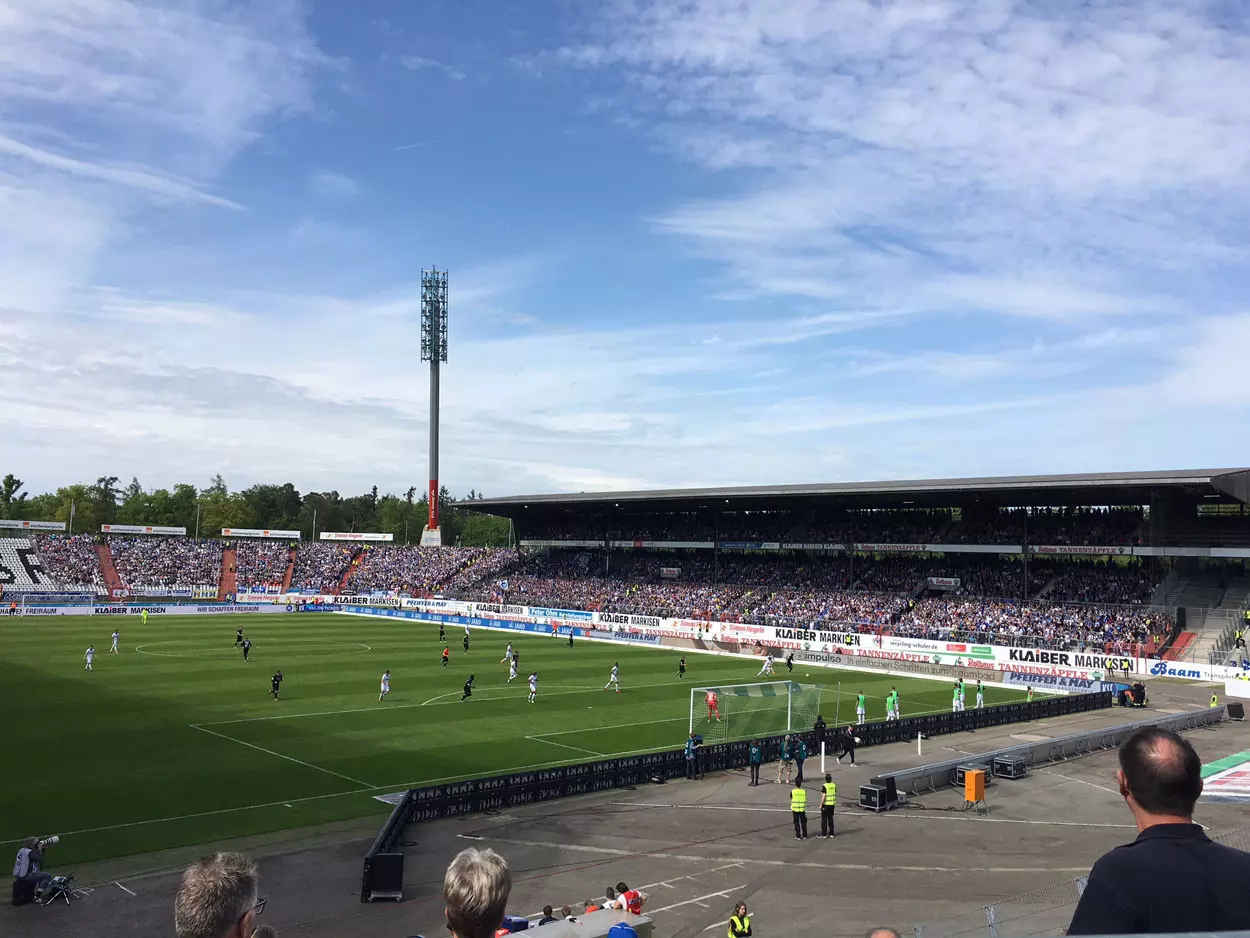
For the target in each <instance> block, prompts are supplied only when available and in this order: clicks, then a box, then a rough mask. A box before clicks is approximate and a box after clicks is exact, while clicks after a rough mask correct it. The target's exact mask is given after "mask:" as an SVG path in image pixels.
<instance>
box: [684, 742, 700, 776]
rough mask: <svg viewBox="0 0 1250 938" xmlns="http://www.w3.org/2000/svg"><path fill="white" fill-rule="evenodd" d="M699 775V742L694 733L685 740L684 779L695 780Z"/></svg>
mask: <svg viewBox="0 0 1250 938" xmlns="http://www.w3.org/2000/svg"><path fill="white" fill-rule="evenodd" d="M698 774H699V741H698V740H697V739H695V736H694V733H691V734H690V738H689V739H687V740H686V778H696V777H698Z"/></svg>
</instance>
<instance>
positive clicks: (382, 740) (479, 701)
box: [0, 614, 1022, 867]
mask: <svg viewBox="0 0 1250 938" xmlns="http://www.w3.org/2000/svg"><path fill="white" fill-rule="evenodd" d="M240 625H241V626H243V627H244V628H245V630H246V632H247V634H248V635H249V636H250V637H251V639H252V641H253V647H252V654H251V659H252V660H251V661H248V662H244V661H243V658H242V655H241V654H240V652H239V651H238V650H237V649H235V648H234V647H233V646H234V636H235V629H236V627H238V626H240ZM115 626H116V627H118V628H119V629H120V630H121V649H122V653H121V654H119V655H113V654H110V653H109V644H110V642H109V636H110V633H111V632H112V630H113V628H114V627H115ZM437 635H438V632H437V626H431V625H426V624H421V623H414V622H412V621H410V620H398V619H383V618H365V617H352V616H342V615H329V614H320V615H311V614H304V615H258V616H222V617H220V618H216V617H205V616H197V617H181V618H178V617H161V618H159V619H156V618H153V619H152V620H151V621H149V624H148V625H147V626H146V627H144V626H141V625H140V623H139V621H138V620H137V618H135V617H131V616H126V617H116V618H113V617H107V618H106V617H93V618H91V619H78V618H75V619H60V620H57V621H50V620H40V619H32V618H23V619H19V620H17V621H15V622H11V621H6V622H3V627H2V628H0V712H3V713H4V714H5V718H6V719H5V722H6V726H7V731H8V732H7V735H8V738H7V739H6V741H5V743H6V748H7V750H8V751H9V753H10V754H11V758H10V760H9V763H8V770H7V771H6V772H4V773H3V776H2V777H0V842H3V843H5V844H6V845H8V846H12V845H14V843H15V842H16V841H17V840H19V839H20V838H22V837H25V836H30V835H44V834H53V833H58V834H61V835H62V836H63V837H64V840H63V842H62V843H61V844H60V845H59V846H58V847H57V857H56V862H57V865H58V866H59V867H63V866H64V864H66V863H73V862H81V861H86V860H94V859H102V858H107V857H114V856H126V855H131V854H136V853H143V852H146V851H152V850H160V849H165V848H169V847H175V846H184V845H193V844H199V843H206V842H209V841H220V840H224V839H228V838H232V837H240V836H246V835H252V834H261V833H267V832H272V831H279V830H285V829H290V828H296V827H303V826H308V825H312V824H318V823H323V822H328V821H335V820H343V819H347V818H354V817H361V816H365V815H371V814H376V815H379V820H381V816H382V815H385V814H386V813H387V812H388V811H389V810H390V809H389V807H388V806H387V805H385V804H383V803H381V802H379V801H376V800H375V799H374V797H373V796H374V795H379V794H386V793H390V792H396V791H402V790H404V789H405V788H408V787H413V786H421V785H426V784H436V783H438V782H440V781H452V780H459V779H465V778H473V777H477V776H483V775H490V774H498V773H504V772H508V771H520V770H525V769H531V768H538V767H547V766H554V765H560V764H565V763H570V762H583V761H587V760H590V759H594V758H598V757H599V756H600V755H603V756H611V755H617V754H621V753H624V752H634V751H649V750H654V749H665V748H676V747H678V746H680V745H681V743H682V741H683V740H684V739H685V736H686V732H687V724H688V715H689V706H690V703H689V702H690V688H691V687H692V686H701V685H716V684H734V683H748V682H753V681H754V680H755V679H756V677H755V676H756V672H757V671H758V670H759V666H758V663H756V662H753V661H750V660H745V659H738V658H729V657H714V656H707V655H696V654H687V662H688V665H689V671H688V674H687V679H686V680H685V681H679V680H678V678H677V659H678V658H679V657H680V656H681V652H678V651H660V650H656V649H651V648H642V647H638V648H635V647H629V646H621V645H607V644H603V643H593V642H589V641H580V640H579V641H578V642H577V643H576V645H575V647H573V648H571V649H570V648H568V647H567V646H566V644H565V641H564V639H558V640H557V639H552V638H546V637H538V636H528V635H524V634H520V633H517V634H509V633H504V632H493V631H485V630H475V631H474V634H473V636H472V645H471V652H470V653H469V654H467V655H466V654H464V653H463V652H462V650H461V638H462V636H463V630H462V629H460V628H458V627H449V628H448V630H447V637H448V640H449V644H450V647H451V652H452V654H451V665H450V667H448V668H447V669H446V670H444V669H443V668H442V666H441V665H440V662H439V655H440V653H441V650H442V646H441V645H440V644H439V642H438V641H437ZM509 640H511V641H512V642H513V644H514V646H515V648H516V650H517V651H519V653H520V655H521V660H520V676H519V677H518V678H517V680H516V681H515V682H513V683H512V684H511V685H509V684H508V682H507V677H508V672H507V668H506V666H505V665H503V664H500V663H499V661H500V658H502V657H503V653H504V648H505V646H506V645H507V644H508V642H509ZM91 643H94V645H95V648H96V658H95V669H94V670H93V671H91V672H87V671H85V670H84V661H83V652H84V650H85V649H86V647H87V645H88V644H91ZM613 661H619V662H620V665H621V680H622V685H623V688H624V692H623V693H621V694H619V695H618V694H615V693H611V692H609V693H605V692H604V691H603V685H604V682H606V681H607V679H608V671H609V669H610V667H611V665H612V662H613ZM278 668H281V669H282V671H283V674H284V675H285V682H284V683H283V685H282V693H281V699H280V700H278V701H274V700H273V699H272V698H271V697H270V694H269V686H270V684H269V679H270V676H271V675H272V674H273V672H274V671H275V670H276V669H278ZM387 668H389V669H390V671H391V688H392V693H391V695H390V697H388V698H387V700H386V701H385V702H384V703H379V702H378V685H379V680H380V677H381V674H382V671H383V670H384V669H387ZM535 669H536V670H537V671H538V672H539V698H538V703H537V704H534V705H531V704H529V703H527V701H526V695H527V689H526V685H525V677H526V675H528V674H529V672H530V671H531V670H535ZM470 672H472V673H474V674H476V676H477V681H476V685H475V692H474V695H473V697H472V699H471V700H470V701H468V702H466V703H461V702H460V696H461V687H462V685H463V683H464V680H465V678H466V677H468V675H469V673H470ZM809 675H810V676H809ZM786 678H790V679H793V680H796V681H800V682H802V683H807V684H823V685H825V687H826V689H825V690H824V691H823V696H822V707H821V709H822V711H823V713H824V716H825V718H826V720H828V721H829V722H833V719H834V713H835V707H836V706H837V703H836V700H835V697H836V696H837V695H836V693H835V691H834V690H833V688H834V687H835V685H836V684H837V682H838V681H841V683H842V690H841V705H840V712H841V716H842V719H843V720H844V721H845V720H848V719H849V718H851V717H853V711H854V702H853V695H854V694H855V693H856V692H858V691H863V692H864V693H866V694H868V695H869V696H870V700H869V711H868V718H869V719H870V720H879V719H882V718H883V717H884V713H885V711H884V698H885V694H886V692H887V691H888V690H889V688H890V686H891V685H897V687H898V689H899V692H900V694H901V696H902V701H903V712H904V715H908V716H913V715H916V714H919V713H921V712H930V711H940V710H944V709H948V708H949V705H950V688H949V685H947V684H944V683H941V682H934V681H923V680H917V679H900V678H894V677H889V676H887V675H880V676H878V675H875V674H865V673H859V672H850V671H835V670H829V669H818V668H810V669H805V668H803V667H802V666H799V667H796V668H795V670H794V673H793V674H787V673H786V671H785V668H784V666H779V667H778V674H777V679H779V680H781V679H786ZM986 697H987V701H988V702H990V703H1001V702H1005V701H1009V700H1018V699H1021V697H1022V695H1021V694H1019V693H1015V692H1012V691H1007V690H1003V689H999V688H988V689H987V694H986ZM971 703H972V702H971V701H969V705H971ZM614 728H617V729H614ZM620 729H627V730H628V732H621V731H620Z"/></svg>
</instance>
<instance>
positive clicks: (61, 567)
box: [34, 534, 104, 590]
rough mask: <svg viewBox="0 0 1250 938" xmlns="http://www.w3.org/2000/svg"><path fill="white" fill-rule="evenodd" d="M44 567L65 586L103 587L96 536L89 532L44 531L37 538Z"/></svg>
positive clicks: (77, 587)
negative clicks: (64, 532) (48, 532)
mask: <svg viewBox="0 0 1250 938" xmlns="http://www.w3.org/2000/svg"><path fill="white" fill-rule="evenodd" d="M34 544H35V547H36V549H37V550H38V552H39V559H40V560H41V561H42V562H43V567H44V569H45V570H47V571H48V573H50V574H51V575H52V578H53V579H54V580H56V581H57V583H59V584H60V585H61V587H62V588H63V589H92V590H100V589H103V588H104V575H103V574H102V573H101V572H100V558H99V557H97V556H96V552H95V545H96V539H95V538H94V537H92V536H91V535H89V534H41V535H39V536H38V537H36V538H34Z"/></svg>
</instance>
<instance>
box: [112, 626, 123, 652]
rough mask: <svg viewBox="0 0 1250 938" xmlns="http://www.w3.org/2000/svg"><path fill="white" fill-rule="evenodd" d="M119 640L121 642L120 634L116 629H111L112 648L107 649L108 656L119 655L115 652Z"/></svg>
mask: <svg viewBox="0 0 1250 938" xmlns="http://www.w3.org/2000/svg"><path fill="white" fill-rule="evenodd" d="M121 640H122V633H121V632H119V631H117V629H113V647H112V648H110V649H109V654H110V655H116V654H119V652H118V651H117V643H118V642H120V641H121Z"/></svg>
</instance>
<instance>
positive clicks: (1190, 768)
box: [1120, 726, 1202, 818]
mask: <svg viewBox="0 0 1250 938" xmlns="http://www.w3.org/2000/svg"><path fill="white" fill-rule="evenodd" d="M1120 772H1121V773H1122V776H1123V777H1122V779H1121V787H1122V788H1125V789H1127V792H1126V794H1131V795H1132V796H1133V800H1134V801H1136V802H1137V804H1138V806H1139V807H1141V809H1142V810H1143V811H1146V812H1148V813H1150V814H1161V815H1169V816H1172V817H1185V818H1187V817H1191V816H1192V815H1193V813H1194V804H1195V803H1196V802H1197V801H1198V796H1199V795H1201V794H1202V761H1201V760H1200V759H1199V758H1198V753H1197V752H1195V751H1194V747H1193V746H1192V745H1190V743H1189V740H1187V739H1185V738H1184V737H1183V736H1179V735H1177V734H1176V733H1173V732H1172V731H1171V730H1165V729H1160V728H1159V727H1157V726H1149V727H1146V728H1145V729H1140V730H1138V731H1137V732H1136V733H1134V734H1133V735H1132V736H1130V737H1129V738H1128V739H1126V740H1125V741H1124V743H1123V745H1121V746H1120Z"/></svg>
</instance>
